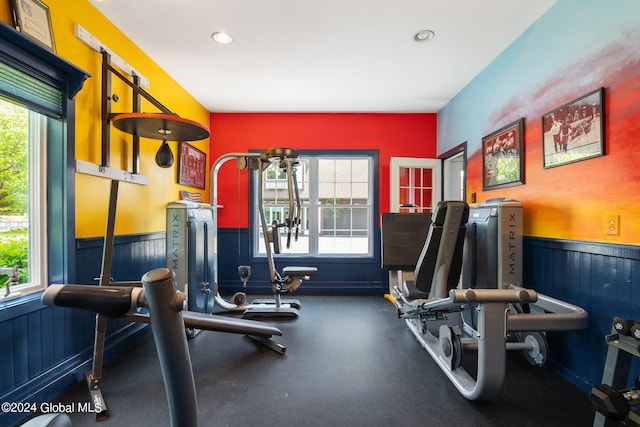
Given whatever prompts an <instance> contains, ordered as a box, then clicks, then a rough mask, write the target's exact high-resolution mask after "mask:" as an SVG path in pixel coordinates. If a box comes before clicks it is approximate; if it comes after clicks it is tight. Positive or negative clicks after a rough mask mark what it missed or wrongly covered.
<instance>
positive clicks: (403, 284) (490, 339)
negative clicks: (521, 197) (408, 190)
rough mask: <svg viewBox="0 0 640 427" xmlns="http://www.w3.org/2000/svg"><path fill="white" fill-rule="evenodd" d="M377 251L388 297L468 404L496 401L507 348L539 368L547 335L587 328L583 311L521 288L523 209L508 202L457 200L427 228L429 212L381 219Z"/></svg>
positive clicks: (439, 210)
mask: <svg viewBox="0 0 640 427" xmlns="http://www.w3.org/2000/svg"><path fill="white" fill-rule="evenodd" d="M425 231H426V237H425ZM382 246H383V250H382V252H383V255H382V268H383V269H386V270H389V288H390V289H389V294H388V295H386V297H387V298H388V299H389V300H390V301H392V302H393V303H395V305H396V307H397V312H398V316H399V317H400V318H402V319H404V320H405V322H406V323H407V325H408V327H409V330H410V331H411V332H412V333H413V334H414V335H415V337H416V338H417V340H418V341H419V342H420V344H421V345H422V346H423V347H424V348H425V349H426V350H427V352H428V353H429V354H430V355H431V356H432V357H433V359H434V360H435V361H436V363H437V364H438V366H439V367H440V368H441V369H442V371H443V372H444V373H445V375H446V376H447V377H448V378H449V380H450V381H451V382H452V383H453V384H454V385H455V387H456V388H457V389H458V391H459V392H460V393H461V394H462V395H463V396H464V397H465V398H467V399H469V400H491V399H494V398H496V397H497V396H498V394H499V393H500V391H501V389H502V385H503V382H504V377H505V367H506V352H507V351H510V350H517V351H522V352H523V353H524V355H525V358H526V359H527V360H528V361H529V362H530V363H531V364H534V365H538V366H542V365H543V364H544V363H545V361H546V359H547V344H546V339H545V335H544V333H545V331H568V330H577V329H583V328H585V327H586V326H587V322H588V314H587V313H586V312H585V311H584V310H583V309H582V308H580V307H577V306H575V305H572V304H569V303H566V302H563V301H560V300H558V299H555V298H552V297H549V296H546V295H542V294H540V293H538V292H536V291H535V290H532V289H526V288H524V287H522V286H521V283H522V278H521V275H522V273H521V270H522V261H521V260H522V206H521V204H520V202H517V201H515V200H508V199H507V200H505V199H494V200H490V201H488V202H485V204H481V205H479V206H478V207H477V208H474V209H471V210H470V209H469V206H468V205H467V204H466V203H464V202H459V201H448V202H439V203H438V204H437V206H436V207H435V208H434V211H433V214H432V215H431V218H430V224H429V215H428V214H415V213H386V214H383V216H382ZM412 268H413V271H410V269H412ZM461 274H462V278H461ZM473 352H475V355H473V354H471V356H472V357H468V359H469V360H468V361H467V360H466V357H467V356H468V355H469V354H470V353H473ZM463 356H465V357H463ZM473 356H475V357H473ZM476 360H477V366H475V367H472V369H470V370H469V371H467V369H468V368H469V366H468V365H469V364H470V363H472V362H474V361H476ZM463 362H466V363H464V365H463ZM465 366H466V368H467V369H465ZM474 368H475V369H474ZM474 371H475V372H474Z"/></svg>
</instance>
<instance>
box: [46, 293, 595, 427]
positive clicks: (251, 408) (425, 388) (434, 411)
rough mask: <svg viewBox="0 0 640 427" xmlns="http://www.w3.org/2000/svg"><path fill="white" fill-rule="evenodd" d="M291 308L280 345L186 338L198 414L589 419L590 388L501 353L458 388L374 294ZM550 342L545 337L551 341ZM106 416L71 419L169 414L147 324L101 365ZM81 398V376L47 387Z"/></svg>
mask: <svg viewBox="0 0 640 427" xmlns="http://www.w3.org/2000/svg"><path fill="white" fill-rule="evenodd" d="M299 299H300V300H301V302H302V308H301V309H300V317H299V318H298V319H297V320H293V321H291V320H290V321H285V320H281V321H270V322H268V323H271V324H275V325H276V326H278V327H279V328H280V329H281V330H282V331H283V333H284V336H282V337H278V341H279V342H280V343H282V344H284V345H286V346H287V353H286V355H284V356H281V355H278V354H276V353H275V352H273V351H271V350H269V349H267V348H265V347H263V346H261V345H259V344H257V343H255V342H254V341H252V340H250V339H248V338H246V337H244V336H241V335H234V334H223V333H219V332H208V331H205V332H201V333H200V334H198V335H197V336H196V337H195V338H193V339H191V340H190V341H189V348H190V353H191V359H192V363H193V370H194V374H195V381H196V387H197V393H198V418H199V423H200V425H201V426H234V427H241V426H278V427H287V426H469V427H472V426H505V427H506V426H521V427H525V426H545V427H552V426H562V427H567V426H589V425H591V424H592V422H593V414H594V411H593V409H592V407H591V405H590V403H589V400H588V396H587V395H586V394H585V393H583V392H582V391H580V390H579V389H577V388H576V387H574V386H573V385H572V384H570V383H568V382H567V381H565V380H564V379H562V378H561V377H559V376H558V375H556V374H555V373H553V372H552V371H551V370H550V369H548V368H537V367H533V366H530V365H529V364H528V363H526V362H525V361H524V358H523V356H522V354H520V353H513V354H511V353H510V354H509V358H508V366H507V378H506V381H505V384H504V387H503V391H502V393H501V394H500V396H499V398H498V399H497V400H495V401H492V402H471V401H468V400H466V399H464V398H463V397H462V396H461V395H460V394H459V393H458V392H457V390H456V389H455V387H454V386H453V385H452V384H451V383H450V382H449V380H448V379H447V378H446V377H445V375H444V374H443V373H442V372H441V371H440V369H439V368H438V367H437V366H436V364H435V362H434V361H433V360H432V359H431V357H430V356H429V354H428V353H427V352H426V351H425V350H423V349H422V347H421V346H420V345H419V343H418V342H417V341H416V339H415V338H414V337H413V335H412V334H411V332H410V331H409V330H408V329H407V328H406V326H405V324H404V321H401V320H399V319H398V318H397V317H396V314H395V307H394V306H393V305H392V304H391V303H389V302H388V301H386V300H385V299H384V298H382V297H381V296H375V297H374V296H366V297H350V296H299ZM550 351H551V352H553V349H550ZM102 392H103V395H104V397H105V400H106V402H107V404H108V406H109V418H108V419H107V420H105V421H102V422H100V423H96V422H95V416H94V415H93V414H78V413H75V414H72V419H73V423H74V424H73V425H74V427H79V426H99V427H108V426H154V427H157V426H167V425H169V418H168V411H167V406H166V397H165V392H164V386H163V383H162V378H161V375H160V367H159V363H158V360H157V357H156V353H155V347H154V344H153V339H152V337H151V336H149V337H147V338H145V339H143V340H142V342H140V344H139V345H137V346H135V347H133V348H131V349H130V350H129V351H128V352H127V354H123V355H122V356H120V357H118V358H117V359H116V360H113V361H111V362H110V363H108V364H107V365H106V366H105V369H104V375H103V384H102ZM57 400H58V401H61V402H68V403H73V402H87V401H88V400H89V399H88V392H87V390H86V386H85V384H84V383H78V384H76V385H75V386H73V387H72V388H70V389H69V390H67V391H66V392H65V393H63V394H62V395H61V396H59V398H58V399H57Z"/></svg>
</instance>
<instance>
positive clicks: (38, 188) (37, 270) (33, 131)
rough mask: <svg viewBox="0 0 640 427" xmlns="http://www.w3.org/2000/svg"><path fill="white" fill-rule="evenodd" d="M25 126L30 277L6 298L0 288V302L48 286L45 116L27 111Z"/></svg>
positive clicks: (12, 289)
mask: <svg viewBox="0 0 640 427" xmlns="http://www.w3.org/2000/svg"><path fill="white" fill-rule="evenodd" d="M25 108H26V107H25ZM28 123H29V124H28V126H29V132H28V138H29V144H28V147H29V148H28V151H29V186H30V188H29V277H30V278H31V280H30V281H29V282H28V283H23V284H20V285H14V286H11V287H10V293H9V295H8V296H6V297H5V296H4V292H5V289H4V288H3V289H2V292H3V293H2V300H3V301H8V300H11V299H14V298H19V297H22V296H25V295H28V294H32V293H35V292H40V291H42V290H44V289H45V288H46V286H47V244H46V243H47V209H46V207H47V191H46V190H47V161H46V159H47V117H46V116H44V115H41V114H38V113H37V112H34V111H31V110H29V121H28ZM33 207H36V209H33ZM8 267H10V266H8Z"/></svg>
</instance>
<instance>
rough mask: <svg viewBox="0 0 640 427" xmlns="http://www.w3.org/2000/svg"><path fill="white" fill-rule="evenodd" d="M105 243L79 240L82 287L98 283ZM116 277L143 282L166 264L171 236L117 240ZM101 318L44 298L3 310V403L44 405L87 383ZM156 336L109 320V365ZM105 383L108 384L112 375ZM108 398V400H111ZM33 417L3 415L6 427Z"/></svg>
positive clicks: (0, 421)
mask: <svg viewBox="0 0 640 427" xmlns="http://www.w3.org/2000/svg"><path fill="white" fill-rule="evenodd" d="M102 243H103V239H101V238H99V239H83V240H78V241H77V242H76V260H77V269H78V271H77V272H76V275H75V277H76V278H77V280H78V283H80V284H96V281H95V280H94V278H95V277H98V276H99V275H100V271H101V260H102V247H103V244H102ZM113 255H114V256H113V268H112V274H111V276H112V277H113V278H114V280H118V281H137V280H140V278H141V277H142V275H143V274H144V273H146V272H147V271H149V270H151V269H154V268H158V267H164V265H165V235H164V233H153V234H146V235H135V236H118V237H116V239H115V245H114V253H113ZM94 330H95V314H94V313H92V312H89V311H85V310H78V309H71V308H62V307H46V306H44V305H43V304H42V303H41V302H40V294H34V295H29V296H26V297H23V298H20V299H17V300H13V301H9V302H6V303H2V305H1V306H0V344H1V345H2V356H1V362H2V363H0V401H2V402H29V403H36V404H38V405H39V404H40V403H42V402H45V401H48V400H51V399H52V398H54V397H55V396H56V395H57V394H59V393H60V392H62V391H63V390H64V389H65V388H67V387H69V386H70V385H72V384H74V383H75V382H77V381H80V380H84V372H86V371H89V370H91V364H92V358H93V340H94ZM148 333H150V328H148V327H147V326H146V325H144V324H135V323H128V322H121V321H115V320H109V321H108V324H107V338H106V342H105V353H104V357H105V361H108V360H109V359H111V358H113V357H114V356H116V355H118V354H119V353H120V352H122V351H123V350H124V349H126V348H127V347H128V346H130V345H131V344H133V343H135V342H136V341H137V340H139V339H140V337H142V336H144V335H147V334H148ZM103 381H105V382H108V381H109V379H108V377H106V378H104V379H103ZM105 398H106V399H108V397H105ZM26 415H28V414H15V413H14V414H11V413H9V414H7V413H0V425H2V426H4V425H13V424H16V423H18V422H19V421H20V420H21V419H22V418H24V416H26Z"/></svg>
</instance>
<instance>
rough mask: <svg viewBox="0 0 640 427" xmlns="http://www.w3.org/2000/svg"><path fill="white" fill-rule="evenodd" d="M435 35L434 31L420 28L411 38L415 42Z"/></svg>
mask: <svg viewBox="0 0 640 427" xmlns="http://www.w3.org/2000/svg"><path fill="white" fill-rule="evenodd" d="M435 36H436V33H434V32H433V31H431V30H421V31H418V32H417V33H416V35H415V36H413V39H414V40H415V41H417V42H426V41H429V40H431V39H432V38H434V37H435Z"/></svg>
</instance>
